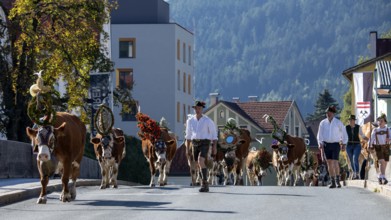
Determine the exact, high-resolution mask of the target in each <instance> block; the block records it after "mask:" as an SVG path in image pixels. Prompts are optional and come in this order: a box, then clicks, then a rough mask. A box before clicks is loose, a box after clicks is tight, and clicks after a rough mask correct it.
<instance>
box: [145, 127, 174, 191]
mask: <svg viewBox="0 0 391 220" xmlns="http://www.w3.org/2000/svg"><path fill="white" fill-rule="evenodd" d="M160 130H161V135H160V137H158V138H157V139H156V140H153V139H151V138H148V137H147V136H145V135H144V134H143V133H141V132H139V133H138V135H139V137H140V138H141V139H142V141H141V147H142V151H143V154H144V156H145V158H146V159H147V161H148V163H149V169H150V172H151V181H150V184H149V186H150V187H155V185H156V181H155V176H156V170H157V169H158V170H159V179H158V183H159V185H160V186H164V185H167V177H168V173H169V172H170V167H171V162H172V159H173V158H174V156H175V153H176V149H177V140H176V137H175V135H174V134H173V133H171V132H169V131H168V130H167V129H166V128H160Z"/></svg>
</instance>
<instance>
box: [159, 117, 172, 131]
mask: <svg viewBox="0 0 391 220" xmlns="http://www.w3.org/2000/svg"><path fill="white" fill-rule="evenodd" d="M159 126H160V127H161V128H164V129H167V130H170V129H169V128H168V122H167V120H166V119H165V118H164V117H162V118H161V119H160V122H159Z"/></svg>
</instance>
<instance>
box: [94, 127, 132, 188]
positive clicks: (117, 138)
mask: <svg viewBox="0 0 391 220" xmlns="http://www.w3.org/2000/svg"><path fill="white" fill-rule="evenodd" d="M91 143H92V144H93V145H94V151H95V155H96V159H97V160H98V162H99V166H100V169H101V174H102V183H101V185H100V188H101V189H105V188H109V187H110V184H111V185H112V186H113V187H114V188H118V184H117V176H118V168H119V165H120V164H121V161H122V159H123V158H124V157H125V155H126V147H125V138H124V132H123V131H122V130H121V129H119V128H114V129H112V130H111V132H110V133H109V134H108V135H105V136H103V135H102V134H97V135H96V136H95V137H94V138H92V139H91Z"/></svg>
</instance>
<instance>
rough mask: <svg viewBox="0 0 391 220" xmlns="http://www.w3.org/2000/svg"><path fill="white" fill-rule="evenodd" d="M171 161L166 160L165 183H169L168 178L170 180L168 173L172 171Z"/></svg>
mask: <svg viewBox="0 0 391 220" xmlns="http://www.w3.org/2000/svg"><path fill="white" fill-rule="evenodd" d="M171 162H172V161H168V160H167V161H166V166H164V177H163V184H164V185H167V180H168V173H169V172H170V168H171Z"/></svg>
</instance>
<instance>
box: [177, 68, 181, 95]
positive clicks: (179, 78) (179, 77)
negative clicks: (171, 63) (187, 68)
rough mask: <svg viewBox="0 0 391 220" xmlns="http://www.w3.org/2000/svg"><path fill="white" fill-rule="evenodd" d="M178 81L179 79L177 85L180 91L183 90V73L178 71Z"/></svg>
mask: <svg viewBox="0 0 391 220" xmlns="http://www.w3.org/2000/svg"><path fill="white" fill-rule="evenodd" d="M177 75H178V79H177V84H178V91H180V90H181V71H180V70H178V74H177Z"/></svg>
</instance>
